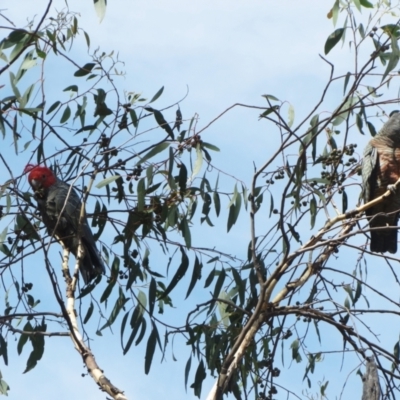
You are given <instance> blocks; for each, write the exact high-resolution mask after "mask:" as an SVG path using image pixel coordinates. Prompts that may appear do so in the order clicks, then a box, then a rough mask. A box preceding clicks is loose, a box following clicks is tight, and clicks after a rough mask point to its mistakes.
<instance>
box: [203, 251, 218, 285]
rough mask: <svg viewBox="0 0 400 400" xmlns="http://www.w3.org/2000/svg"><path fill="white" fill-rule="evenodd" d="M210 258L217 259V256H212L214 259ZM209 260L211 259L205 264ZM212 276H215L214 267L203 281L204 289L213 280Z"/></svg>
mask: <svg viewBox="0 0 400 400" xmlns="http://www.w3.org/2000/svg"><path fill="white" fill-rule="evenodd" d="M212 260H213V261H215V260H218V257H214V259H212ZM210 262H211V260H210V261H208V262H207V264H209V263H210ZM214 277H215V268H214V269H213V270H212V271H211V272H210V273H209V274H208V276H207V279H206V281H205V282H204V289H205V288H206V287H208V286H210V285H211V282H212V281H213V279H214Z"/></svg>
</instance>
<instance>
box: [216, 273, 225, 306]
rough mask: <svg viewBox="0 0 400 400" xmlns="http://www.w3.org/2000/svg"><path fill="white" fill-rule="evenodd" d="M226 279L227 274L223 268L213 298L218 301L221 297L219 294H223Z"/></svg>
mask: <svg viewBox="0 0 400 400" xmlns="http://www.w3.org/2000/svg"><path fill="white" fill-rule="evenodd" d="M225 278H226V272H225V269H224V268H222V270H221V271H220V272H219V275H218V279H217V282H216V283H215V288H214V293H213V297H214V299H216V298H217V297H218V296H219V293H220V292H221V288H222V285H223V284H224V281H225Z"/></svg>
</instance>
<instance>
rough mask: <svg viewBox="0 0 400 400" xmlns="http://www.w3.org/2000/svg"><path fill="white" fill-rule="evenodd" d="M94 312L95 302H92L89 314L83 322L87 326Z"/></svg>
mask: <svg viewBox="0 0 400 400" xmlns="http://www.w3.org/2000/svg"><path fill="white" fill-rule="evenodd" d="M93 310H94V306H93V302H90V306H89V308H88V310H87V313H86V315H85V319H84V320H83V323H84V324H86V323H87V322H88V321H89V319H90V317H91V316H92V314H93Z"/></svg>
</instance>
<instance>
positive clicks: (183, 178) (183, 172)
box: [178, 164, 188, 195]
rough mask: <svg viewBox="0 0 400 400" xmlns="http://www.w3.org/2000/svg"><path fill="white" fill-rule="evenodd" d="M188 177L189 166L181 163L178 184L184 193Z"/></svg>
mask: <svg viewBox="0 0 400 400" xmlns="http://www.w3.org/2000/svg"><path fill="white" fill-rule="evenodd" d="M187 178H188V173H187V168H186V166H185V164H180V165H179V178H178V184H179V190H180V191H181V193H182V194H183V195H184V193H185V192H186V184H187Z"/></svg>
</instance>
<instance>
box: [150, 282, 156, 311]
mask: <svg viewBox="0 0 400 400" xmlns="http://www.w3.org/2000/svg"><path fill="white" fill-rule="evenodd" d="M156 293H157V283H156V281H155V279H154V278H153V277H152V278H151V281H150V285H149V314H150V315H153V311H154V304H155V303H156Z"/></svg>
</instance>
